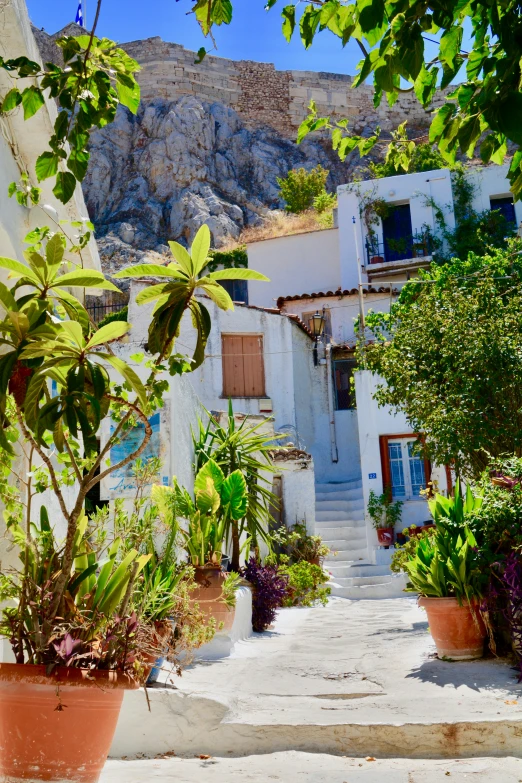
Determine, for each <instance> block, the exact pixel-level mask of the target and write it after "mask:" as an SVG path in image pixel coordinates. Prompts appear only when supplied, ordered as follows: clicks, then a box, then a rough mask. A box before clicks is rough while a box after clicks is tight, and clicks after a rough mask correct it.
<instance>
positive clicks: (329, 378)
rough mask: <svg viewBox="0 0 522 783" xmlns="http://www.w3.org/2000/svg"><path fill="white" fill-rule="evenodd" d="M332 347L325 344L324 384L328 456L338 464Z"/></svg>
mask: <svg viewBox="0 0 522 783" xmlns="http://www.w3.org/2000/svg"><path fill="white" fill-rule="evenodd" d="M331 350H332V347H331V344H330V343H326V346H325V353H326V384H327V389H328V418H329V420H330V454H331V457H332V462H339V454H338V452H337V433H336V431H335V410H334V403H333V375H332V353H331Z"/></svg>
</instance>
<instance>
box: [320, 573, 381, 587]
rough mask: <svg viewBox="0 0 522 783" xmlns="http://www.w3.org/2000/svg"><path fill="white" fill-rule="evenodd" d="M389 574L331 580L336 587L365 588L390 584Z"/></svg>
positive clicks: (343, 577)
mask: <svg viewBox="0 0 522 783" xmlns="http://www.w3.org/2000/svg"><path fill="white" fill-rule="evenodd" d="M390 579H391V574H390V572H388V573H387V574H375V575H374V576H341V577H338V576H336V577H335V578H334V579H332V580H331V582H332V583H335V584H336V585H337V586H338V587H366V586H367V585H384V584H390Z"/></svg>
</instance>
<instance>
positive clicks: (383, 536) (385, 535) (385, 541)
mask: <svg viewBox="0 0 522 783" xmlns="http://www.w3.org/2000/svg"><path fill="white" fill-rule="evenodd" d="M393 533H394V530H393V528H392V527H378V528H377V540H378V542H379V544H380V545H381V546H391V545H392V544H393Z"/></svg>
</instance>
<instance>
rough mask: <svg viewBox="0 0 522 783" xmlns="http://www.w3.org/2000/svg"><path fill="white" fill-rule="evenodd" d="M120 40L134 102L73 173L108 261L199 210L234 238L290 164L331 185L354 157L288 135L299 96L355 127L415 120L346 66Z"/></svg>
mask: <svg viewBox="0 0 522 783" xmlns="http://www.w3.org/2000/svg"><path fill="white" fill-rule="evenodd" d="M75 28H76V26H75V25H68V26H67V28H64V31H60V33H61V32H65V33H66V34H74V33H75ZM76 29H78V30H79V29H80V28H76ZM60 33H57V34H55V35H54V36H49V35H47V34H46V33H45V32H43V31H39V30H37V31H35V36H36V37H37V40H38V43H39V45H40V49H41V51H42V54H43V56H44V58H45V59H50V58H51V56H52V55H53V52H54V55H53V56H54V57H56V56H57V54H56V53H57V47H56V46H55V45H54V39H55V38H56V37H57V36H58V35H59V34H60ZM123 46H124V48H125V49H126V50H127V51H128V52H129V54H131V55H132V56H133V57H135V58H136V59H137V60H138V62H140V64H141V65H142V71H141V72H140V75H139V79H140V84H141V87H142V103H141V106H140V110H139V113H138V115H137V116H136V117H134V116H132V115H131V114H130V113H129V112H128V111H127V110H124V109H122V110H121V111H119V112H118V115H117V118H116V121H115V122H114V123H113V124H112V125H110V126H108V127H107V128H106V129H104V130H103V131H100V132H97V133H95V134H94V135H93V136H92V140H91V153H92V161H91V165H90V168H89V172H88V175H87V178H86V180H85V182H84V194H85V198H86V201H87V204H88V208H89V212H90V215H91V218H92V219H93V221H94V223H95V224H96V229H97V236H98V238H99V245H100V251H101V253H102V256H103V257H104V259H105V261H106V264H107V266H108V271H109V270H110V269H111V268H113V267H115V266H116V267H117V266H120V265H121V264H123V263H128V262H129V261H131V260H134V259H135V258H136V257H138V258H139V257H141V256H142V254H143V252H144V251H157V252H160V253H162V252H164V251H166V250H167V246H166V241H167V239H177V240H181V241H184V240H186V241H187V242H188V241H190V240H191V238H192V236H193V235H194V233H195V231H196V230H197V228H198V227H199V226H200V225H201V224H202V223H203V222H206V223H208V225H209V226H210V228H211V231H212V234H213V240H214V244H215V246H216V247H219V246H220V245H222V244H223V243H224V242H225V241H227V240H228V239H229V238H236V237H237V236H238V235H239V234H240V232H241V229H242V228H243V227H245V226H247V225H255V224H256V223H257V222H259V221H260V220H261V219H262V216H263V214H264V213H265V212H266V210H267V209H274V208H277V207H281V206H282V205H281V202H280V200H279V196H278V187H277V181H276V180H277V177H281V176H284V175H285V174H286V173H287V171H288V170H289V169H291V168H294V167H296V166H305V167H307V168H311V167H313V166H315V165H317V164H318V163H321V164H322V165H323V166H324V167H326V168H328V169H329V170H330V172H331V174H330V182H329V186H330V188H331V189H334V188H335V187H336V186H337V185H339V184H342V183H343V182H346V181H348V180H349V179H350V171H351V168H352V167H353V165H354V164H356V163H357V161H354V162H352V163H351V164H350V165H349V164H343V163H341V162H340V161H339V159H338V158H337V156H336V155H335V154H334V153H333V152H332V150H331V147H330V144H329V142H328V141H326V140H321V139H318V138H309V139H307V140H305V142H303V144H301V145H300V146H297V145H296V144H295V142H294V139H295V136H296V131H297V127H298V125H299V123H300V122H301V120H302V119H303V117H304V116H305V115H306V106H307V105H308V102H309V101H310V99H314V100H315V101H316V102H317V104H318V108H319V110H320V111H324V112H328V113H332V114H334V115H337V116H348V117H349V118H350V119H351V120H352V123H353V126H354V128H355V129H356V130H357V131H358V132H362V133H370V132H371V130H372V129H373V128H374V127H375V126H376V125H377V124H380V125H381V126H383V127H385V128H386V127H389V128H391V127H395V126H396V125H397V124H398V122H400V121H402V120H403V119H404V118H405V117H409V118H410V120H411V122H412V124H414V125H416V126H419V125H422V124H423V123H425V122H426V115H425V114H424V112H423V111H422V109H420V108H419V107H418V105H416V104H415V102H414V100H413V99H412V98H411V96H404V97H402V96H401V101H399V102H398V103H397V104H396V105H395V107H393V108H390V107H388V106H382V107H380V108H379V109H378V110H376V109H375V108H374V107H373V103H372V92H371V89H370V88H366V87H363V88H361V89H358V90H352V89H351V77H349V76H343V75H338V74H324V73H313V72H297V71H284V72H281V71H276V70H275V69H274V67H273V66H272V65H268V64H263V63H250V62H240V63H235V62H233V61H231V60H225V59H223V58H219V57H207V58H206V59H205V60H204V61H203V63H202V64H201V65H195V64H194V53H192V52H188V51H187V50H185V49H184V48H183V47H181V46H179V45H177V44H171V43H166V42H164V41H162V40H161V39H160V38H153V39H147V40H145V41H134V42H131V43H129V44H123Z"/></svg>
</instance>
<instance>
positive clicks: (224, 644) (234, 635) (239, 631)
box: [195, 585, 253, 661]
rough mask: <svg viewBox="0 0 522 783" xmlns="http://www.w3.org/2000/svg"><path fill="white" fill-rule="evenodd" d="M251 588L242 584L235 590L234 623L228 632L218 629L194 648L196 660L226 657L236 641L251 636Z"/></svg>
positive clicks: (213, 659) (212, 659)
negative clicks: (213, 634) (206, 641)
mask: <svg viewBox="0 0 522 783" xmlns="http://www.w3.org/2000/svg"><path fill="white" fill-rule="evenodd" d="M252 633H253V630H252V590H251V589H250V587H249V586H248V585H242V586H241V587H239V588H238V589H237V590H236V613H235V615H234V624H233V625H232V628H231V629H230V631H228V632H223V631H218V632H217V633H216V635H215V636H214V638H213V639H212V641H211V642H209V643H208V644H204V645H203V647H200V648H199V650H196V653H195V658H196V660H198V661H215V660H217V659H218V658H226V657H228V656H229V655H230V654H231V653H232V652H233V650H234V645H235V643H236V642H239V641H241V640H242V639H248V638H249V637H250V636H252Z"/></svg>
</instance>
